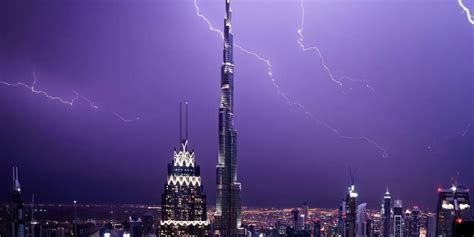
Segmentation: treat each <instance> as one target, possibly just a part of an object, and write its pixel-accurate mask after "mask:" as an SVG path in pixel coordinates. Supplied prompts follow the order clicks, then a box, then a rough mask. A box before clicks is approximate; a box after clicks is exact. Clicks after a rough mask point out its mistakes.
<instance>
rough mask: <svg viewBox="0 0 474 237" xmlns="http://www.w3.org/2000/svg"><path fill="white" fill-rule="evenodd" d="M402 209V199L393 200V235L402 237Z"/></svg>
mask: <svg viewBox="0 0 474 237" xmlns="http://www.w3.org/2000/svg"><path fill="white" fill-rule="evenodd" d="M403 232H404V228H403V210H402V200H395V202H394V204H393V235H394V237H403Z"/></svg>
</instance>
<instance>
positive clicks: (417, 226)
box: [410, 206, 421, 237]
mask: <svg viewBox="0 0 474 237" xmlns="http://www.w3.org/2000/svg"><path fill="white" fill-rule="evenodd" d="M411 215H412V219H411V228H410V229H411V232H410V237H420V230H421V211H420V208H418V206H414V207H413V210H412V212H411Z"/></svg>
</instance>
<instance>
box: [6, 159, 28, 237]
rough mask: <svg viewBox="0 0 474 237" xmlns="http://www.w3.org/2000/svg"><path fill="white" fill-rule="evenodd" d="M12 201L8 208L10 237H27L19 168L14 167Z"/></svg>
mask: <svg viewBox="0 0 474 237" xmlns="http://www.w3.org/2000/svg"><path fill="white" fill-rule="evenodd" d="M12 184H13V185H12V191H13V194H12V199H11V201H10V203H9V204H8V205H7V206H6V212H7V218H6V219H7V225H8V226H7V229H8V237H25V206H24V204H23V200H22V198H21V186H20V179H19V176H18V167H13V178H12Z"/></svg>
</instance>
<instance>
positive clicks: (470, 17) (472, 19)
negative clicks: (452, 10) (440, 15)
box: [458, 0, 474, 25]
mask: <svg viewBox="0 0 474 237" xmlns="http://www.w3.org/2000/svg"><path fill="white" fill-rule="evenodd" d="M458 4H459V6H460V7H461V8H462V10H463V12H465V13H466V16H467V20H468V21H469V23H471V24H472V25H474V15H472V14H471V10H469V8H467V7H466V6H465V5H464V3H463V2H462V0H458Z"/></svg>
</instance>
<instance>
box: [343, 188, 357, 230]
mask: <svg viewBox="0 0 474 237" xmlns="http://www.w3.org/2000/svg"><path fill="white" fill-rule="evenodd" d="M357 196H358V194H357V192H356V191H355V186H354V185H351V186H350V187H349V188H348V192H347V196H346V200H345V205H346V208H345V211H346V213H345V214H346V219H345V237H354V236H356V218H357V216H356V207H357Z"/></svg>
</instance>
